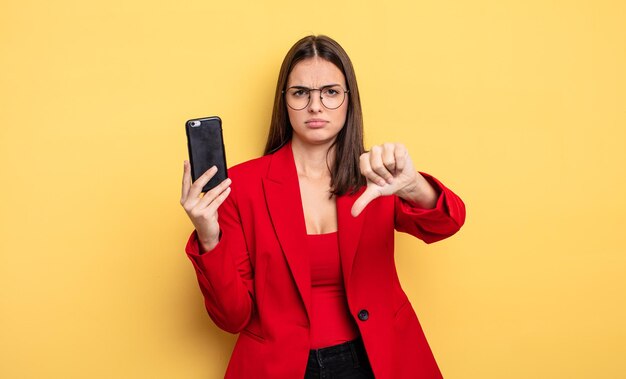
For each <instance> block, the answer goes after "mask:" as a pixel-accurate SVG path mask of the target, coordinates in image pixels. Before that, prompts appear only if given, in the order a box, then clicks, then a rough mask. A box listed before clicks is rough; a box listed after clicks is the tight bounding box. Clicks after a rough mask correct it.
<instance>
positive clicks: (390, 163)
mask: <svg viewBox="0 0 626 379" xmlns="http://www.w3.org/2000/svg"><path fill="white" fill-rule="evenodd" d="M395 150H396V145H395V144H393V143H386V144H384V145H383V164H384V165H385V168H387V170H388V171H389V172H390V173H391V174H392V175H393V174H395V173H396V156H395V154H394V152H395Z"/></svg>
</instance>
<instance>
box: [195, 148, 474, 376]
mask: <svg viewBox="0 0 626 379" xmlns="http://www.w3.org/2000/svg"><path fill="white" fill-rule="evenodd" d="M424 175H425V174H424ZM229 177H230V178H231V179H232V185H231V187H232V192H231V194H230V196H229V197H228V199H227V200H226V202H224V204H222V206H221V207H220V210H219V223H220V228H221V230H222V236H221V239H220V242H219V243H218V245H217V246H216V247H215V249H214V250H211V251H210V252H208V253H205V254H202V255H200V254H199V251H198V241H197V237H196V234H195V233H193V234H192V236H191V238H190V239H189V242H188V244H187V247H186V252H187V255H188V256H189V258H190V259H191V262H192V263H193V265H194V268H195V270H196V274H197V277H198V282H199V284H200V289H201V290H202V294H203V295H204V299H205V305H206V309H207V311H208V313H209V315H210V316H211V318H212V319H213V321H214V322H215V323H216V324H217V325H218V326H219V327H220V328H222V329H224V330H226V331H228V332H231V333H240V334H239V337H238V339H237V342H236V344H235V348H234V350H233V353H232V356H231V359H230V362H229V365H228V369H227V371H226V375H225V377H226V378H242V379H243V378H245V379H249V378H272V379H281V378H285V379H294V378H302V377H304V372H305V368H306V364H307V358H308V355H309V317H308V314H309V312H310V309H311V283H310V280H311V279H310V270H309V262H308V258H307V254H306V249H303V248H302V244H303V243H305V236H306V227H305V223H304V214H303V211H302V202H301V197H300V188H299V184H298V176H297V172H296V166H295V163H294V159H293V153H292V150H291V144H287V145H286V146H285V147H283V148H281V149H280V150H279V151H277V152H276V153H274V154H272V155H267V156H264V157H261V158H258V159H255V160H252V161H248V162H246V163H243V164H240V165H237V166H235V167H233V168H231V169H230V170H229ZM425 177H426V178H427V179H428V180H429V181H430V182H431V183H432V184H433V185H434V186H435V188H436V189H437V190H438V191H439V194H440V195H439V199H438V201H437V206H436V208H434V209H430V210H424V209H418V208H414V207H412V206H411V205H409V204H408V203H406V202H404V201H403V200H401V199H399V198H398V197H396V196H386V197H380V198H378V199H376V200H374V201H373V202H371V203H370V204H369V205H368V206H367V208H365V210H364V211H363V212H362V213H361V214H360V215H359V216H358V217H356V218H354V217H352V215H351V214H350V210H351V208H352V204H353V203H354V201H355V200H356V199H357V198H358V196H359V195H360V193H361V192H362V191H363V189H361V191H359V193H357V194H356V195H352V196H350V195H345V196H339V197H338V198H337V223H338V239H339V250H340V254H341V264H342V270H343V280H344V283H345V288H346V294H347V298H348V305H349V309H350V311H351V313H352V315H353V317H354V319H355V321H356V323H357V325H358V327H359V330H360V332H361V336H362V338H363V341H364V344H365V347H366V350H367V353H368V356H369V359H370V361H371V365H372V369H373V371H374V374H375V376H376V378H378V379H386V378H389V379H402V378H411V379H413V378H441V377H442V376H441V373H440V371H439V368H438V367H437V363H436V362H435V359H434V357H433V355H432V353H431V350H430V348H429V346H428V342H427V341H426V338H425V337H424V333H423V332H422V328H421V326H420V324H419V322H418V320H417V317H416V315H415V312H414V311H413V308H412V306H411V304H410V303H409V300H408V298H407V296H406V295H405V293H404V291H403V290H402V288H401V287H400V282H399V280H398V276H397V273H396V268H395V264H394V230H399V231H402V232H407V233H410V234H412V235H414V236H416V237H418V238H420V239H422V240H423V241H425V242H426V243H431V242H435V241H438V240H441V239H443V238H446V237H448V236H450V235H452V234H454V233H455V232H456V231H457V230H458V229H459V228H460V227H461V225H462V224H463V222H464V220H465V207H464V205H463V202H462V201H461V199H460V198H459V197H457V196H456V195H455V194H454V193H453V192H452V191H450V190H449V189H447V188H446V187H444V186H443V185H442V184H441V183H440V182H438V181H437V180H436V179H434V178H432V177H430V176H427V175H425Z"/></svg>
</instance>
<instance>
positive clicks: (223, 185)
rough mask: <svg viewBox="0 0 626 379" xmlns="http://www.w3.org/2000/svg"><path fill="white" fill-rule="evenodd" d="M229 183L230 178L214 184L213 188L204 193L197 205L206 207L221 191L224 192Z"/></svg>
mask: <svg viewBox="0 0 626 379" xmlns="http://www.w3.org/2000/svg"><path fill="white" fill-rule="evenodd" d="M231 183H232V180H230V178H226V179H224V180H222V182H221V183H220V184H218V185H217V186H215V188H213V189H211V190H210V191H209V192H207V193H205V194H204V196H203V197H202V199H201V200H200V201H199V202H198V205H197V206H198V207H199V208H206V207H208V206H209V204H211V203H212V202H213V201H214V200H215V199H216V198H217V197H218V196H219V195H220V194H221V193H222V192H224V191H225V190H226V189H227V188H230V187H229V186H230V184H231Z"/></svg>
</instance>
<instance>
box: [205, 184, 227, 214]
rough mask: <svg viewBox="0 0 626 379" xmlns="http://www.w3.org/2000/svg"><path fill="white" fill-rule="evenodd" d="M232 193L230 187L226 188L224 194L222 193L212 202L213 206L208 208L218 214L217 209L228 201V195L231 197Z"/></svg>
mask: <svg viewBox="0 0 626 379" xmlns="http://www.w3.org/2000/svg"><path fill="white" fill-rule="evenodd" d="M230 191H231V188H230V187H228V188H226V189H225V190H224V191H222V193H220V194H219V195H218V196H217V197H216V198H215V200H213V201H212V202H211V205H209V206H208V208H210V211H215V212H217V209H218V208H219V207H220V205H222V203H223V202H224V201H226V198H227V197H228V195H230Z"/></svg>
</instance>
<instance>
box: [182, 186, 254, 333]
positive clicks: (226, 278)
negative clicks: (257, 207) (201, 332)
mask: <svg viewBox="0 0 626 379" xmlns="http://www.w3.org/2000/svg"><path fill="white" fill-rule="evenodd" d="M231 188H232V191H231V193H230V195H229V196H228V198H227V199H226V201H224V203H222V205H221V206H220V208H219V216H218V217H219V223H220V230H221V237H220V241H219V243H218V244H217V246H216V247H215V248H214V249H213V250H211V251H208V252H201V251H200V248H199V244H198V237H197V233H196V231H194V232H193V233H192V234H191V236H190V238H189V241H188V242H187V246H186V248H185V252H186V253H187V256H188V257H189V259H190V260H191V262H192V263H193V266H194V269H195V271H196V276H197V278H198V283H199V285H200V289H201V291H202V295H203V296H204V304H205V307H206V310H207V312H208V313H209V316H210V317H211V319H212V320H213V321H214V322H215V324H216V325H217V326H218V327H220V328H221V329H223V330H225V331H227V332H230V333H238V332H240V331H241V330H242V329H243V328H244V327H245V326H246V325H247V324H248V322H249V321H250V318H251V316H252V311H253V307H254V306H253V304H254V284H253V279H254V272H253V270H252V265H251V263H250V256H249V254H248V250H247V248H246V242H245V238H244V233H243V229H242V226H241V220H240V217H239V212H238V211H237V205H236V200H235V196H236V190H235V188H234V186H233V187H231Z"/></svg>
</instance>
